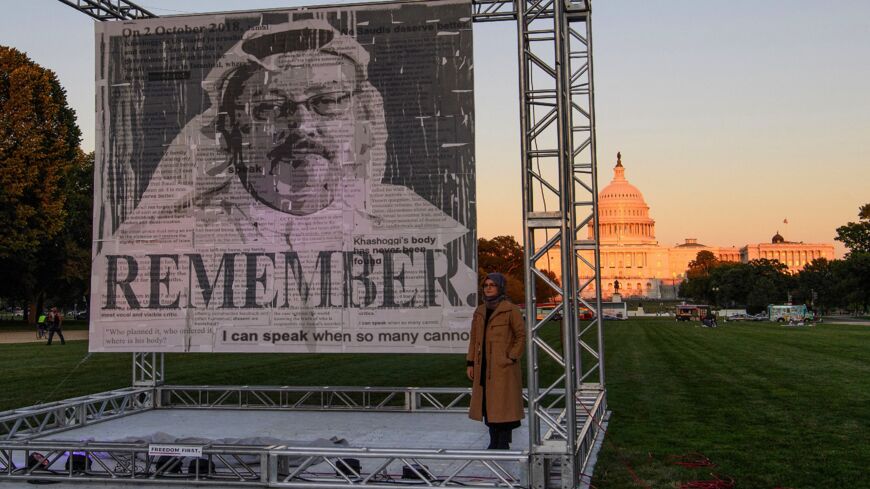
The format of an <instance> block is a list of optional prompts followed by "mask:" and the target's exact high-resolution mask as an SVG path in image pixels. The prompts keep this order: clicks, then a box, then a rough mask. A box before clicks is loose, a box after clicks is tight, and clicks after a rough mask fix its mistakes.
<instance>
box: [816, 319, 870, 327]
mask: <svg viewBox="0 0 870 489" xmlns="http://www.w3.org/2000/svg"><path fill="white" fill-rule="evenodd" d="M825 323H827V324H854V325H858V326H870V321H862V320H860V319H828V318H825V319H824V322H822V324H825Z"/></svg>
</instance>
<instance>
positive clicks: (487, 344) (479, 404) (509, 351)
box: [466, 273, 526, 450]
mask: <svg viewBox="0 0 870 489" xmlns="http://www.w3.org/2000/svg"><path fill="white" fill-rule="evenodd" d="M506 285H507V283H506V280H505V277H504V275H502V274H500V273H490V274H488V275H487V276H486V279H485V280H484V281H483V302H484V303H483V304H481V305H480V306H478V307H477V309H476V310H475V311H474V317H473V318H472V320H471V337H470V339H469V342H468V355H467V356H466V361H467V364H466V365H467V367H466V375H467V376H468V379H469V380H471V383H472V388H471V406H470V407H469V410H468V417H469V418H471V419H474V420H477V421H483V422H484V423H486V426H487V427H488V428H489V447H487V448H488V449H490V450H492V449H501V450H508V449H510V442H511V441H512V440H511V438H512V436H511V432H512V431H513V430H514V429H515V428H517V427H519V426H520V420H521V419H523V397H522V391H523V376H522V372H521V371H520V362H519V359H520V357H521V356H522V354H523V349H524V348H525V344H526V328H525V323H524V322H523V316H522V313H521V312H520V309H519V308H518V307H517V306H516V305H514V304H513V303H512V302H511V301H509V300H508V299H507V296H506V295H505V288H506V287H505V286H506Z"/></svg>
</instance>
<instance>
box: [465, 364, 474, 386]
mask: <svg viewBox="0 0 870 489" xmlns="http://www.w3.org/2000/svg"><path fill="white" fill-rule="evenodd" d="M465 376H466V377H468V380H470V381H472V382H474V367H465Z"/></svg>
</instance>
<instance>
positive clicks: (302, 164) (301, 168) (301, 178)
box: [266, 138, 339, 214]
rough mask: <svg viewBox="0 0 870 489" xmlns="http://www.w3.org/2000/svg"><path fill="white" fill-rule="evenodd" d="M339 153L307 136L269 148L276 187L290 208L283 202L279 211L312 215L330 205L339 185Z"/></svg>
mask: <svg viewBox="0 0 870 489" xmlns="http://www.w3.org/2000/svg"><path fill="white" fill-rule="evenodd" d="M336 156H337V155H336V154H335V153H334V152H332V151H329V150H328V149H327V148H326V147H325V146H323V145H322V144H320V143H319V142H318V141H315V140H312V139H308V138H303V139H296V140H293V141H285V142H284V143H282V144H281V145H279V146H277V147H275V148H273V149H272V150H271V151H269V152H268V153H267V154H266V158H267V159H268V160H269V170H268V177H271V181H272V183H273V186H274V188H273V190H274V192H275V193H276V194H277V197H278V198H279V199H280V200H281V201H288V202H289V208H285V207H286V205H287V204H286V203H281V204H280V207H281V209H280V210H282V211H284V212H290V213H292V214H310V213H312V212H316V211H318V210H320V209H322V208H324V207H327V206H329V205H330V204H331V203H332V201H333V199H334V198H335V192H336V190H337V189H336V187H337V186H338V178H339V168H338V164H337V162H336V161H335V158H336ZM268 177H267V178H268ZM273 204H277V202H276V203H273Z"/></svg>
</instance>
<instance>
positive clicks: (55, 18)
mask: <svg viewBox="0 0 870 489" xmlns="http://www.w3.org/2000/svg"><path fill="white" fill-rule="evenodd" d="M135 1H136V3H137V4H139V5H141V6H143V7H145V8H148V9H149V10H152V11H153V12H154V13H156V14H157V15H172V14H179V13H188V12H189V13H195V12H209V11H226V10H239V9H241V8H244V9H254V8H275V7H290V6H299V5H305V4H310V2H300V1H288V0H285V1H267V0H246V1H245V2H239V1H223V0H208V1H204V0H200V1H190V0H188V1H184V0H135ZM332 3H342V2H332ZM4 6H5V9H4V15H3V16H2V17H0V44H2V45H6V46H12V47H15V48H17V49H19V50H22V51H25V52H26V53H27V54H28V55H29V56H30V57H31V59H33V60H34V61H36V62H37V63H39V64H41V65H42V66H44V67H46V68H49V69H51V70H54V71H55V72H56V73H57V74H58V76H59V78H60V81H61V83H62V84H63V86H64V87H66V89H67V92H68V98H69V103H70V104H71V106H72V107H73V108H74V109H75V111H76V113H77V115H78V120H79V125H80V127H81V128H82V131H83V135H84V139H83V146H84V149H85V150H87V151H90V150H92V149H93V147H94V86H93V85H94V83H93V79H94V75H93V71H94V68H93V67H94V46H93V21H92V20H91V19H90V18H89V17H87V16H85V15H84V14H82V13H79V12H76V11H75V10H74V9H72V8H70V7H67V6H65V5H63V4H61V3H59V2H57V1H55V0H30V1H27V2H8V3H7V4H5V5H4ZM593 9H594V10H593V30H594V34H593V39H594V46H595V51H594V57H595V58H594V60H595V88H596V113H597V117H598V119H597V127H598V132H597V135H598V151H599V153H598V161H599V175H600V180H599V186H600V187H603V186H605V185H606V184H607V183H608V182H609V181H610V178H611V176H612V170H611V168H612V167H613V165H614V164H615V163H616V153H617V151H621V152H622V155H623V164H624V165H625V167H626V177H627V178H628V180H629V181H630V182H631V183H633V184H634V185H636V186H637V187H638V188H639V189H640V190H641V191H642V192H643V194H644V197H645V198H646V201H647V203H648V204H649V205H650V207H651V216H652V218H653V219H655V220H656V234H657V238H658V240H659V242H660V243H661V244H663V245H666V246H669V245H673V244H675V243H677V242H681V241H682V240H683V238H697V239H698V241H699V242H700V243H704V244H707V245H712V246H731V245H735V246H738V247H739V246H743V245H745V244H747V243H757V242H762V241H769V239H770V237H771V236H772V235H773V234H774V233H775V232H776V231H777V230H778V231H779V232H780V233H781V234H782V235H783V236H784V237H785V238H786V239H787V240H790V241H805V242H828V243H831V242H834V241H833V238H834V236H835V235H836V232H835V229H836V228H837V226H840V225H842V224H844V223H845V222H847V221H850V220H851V221H854V220H856V219H857V212H858V207H859V206H860V205H862V204H864V203H867V202H870V2H864V1H860V0H852V1H846V0H831V1H829V2H817V1H814V2H811V1H807V0H753V1H750V0H729V1H726V2H722V1H720V2H714V1H697V0H663V1H658V2H653V1H649V0H595V1H594V2H593ZM515 30H516V24H515V23H512V22H499V23H493V24H477V25H475V32H474V34H475V59H476V61H475V63H476V64H475V68H476V69H475V85H476V117H477V123H476V132H477V143H476V144H477V165H478V166H477V181H478V187H477V188H478V231H479V234H480V236H481V237H487V238H489V237H492V236H496V235H500V234H512V235H515V236H517V237H518V238H519V237H520V233H521V225H522V223H521V211H520V209H521V208H520V197H521V193H520V183H519V182H520V171H521V169H520V165H519V160H520V158H519V124H518V117H517V112H518V110H517V109H518V89H517V84H516V82H517V68H516V66H517V54H516V35H515ZM784 219H788V224H784V223H783V220H784ZM834 243H835V249H836V251H837V255H838V256H841V255H842V254H843V252H844V249H843V247H842V246H841V245H840V244H839V243H838V242H834Z"/></svg>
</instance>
